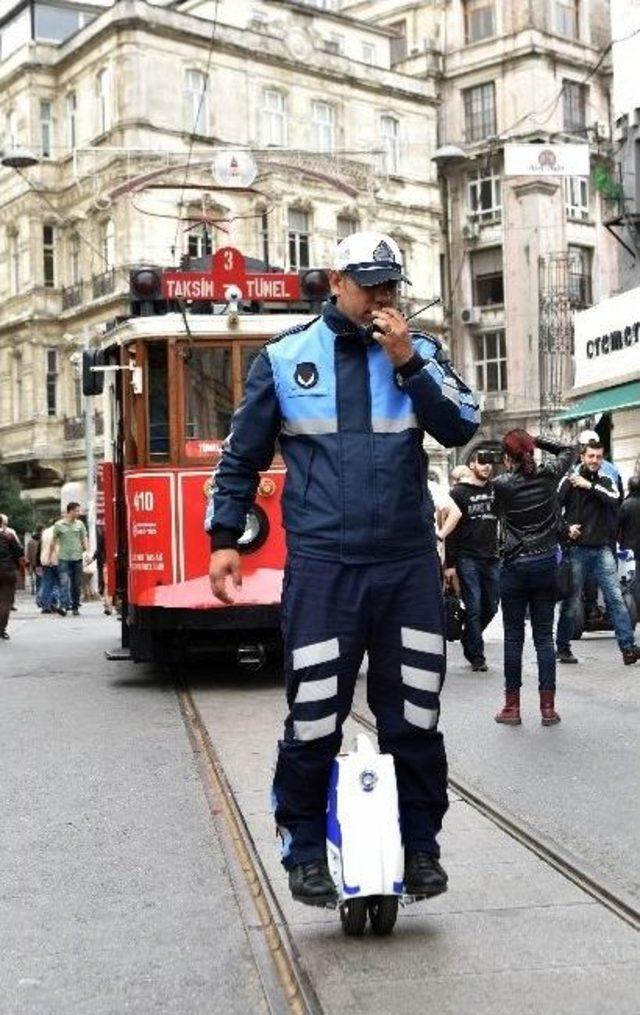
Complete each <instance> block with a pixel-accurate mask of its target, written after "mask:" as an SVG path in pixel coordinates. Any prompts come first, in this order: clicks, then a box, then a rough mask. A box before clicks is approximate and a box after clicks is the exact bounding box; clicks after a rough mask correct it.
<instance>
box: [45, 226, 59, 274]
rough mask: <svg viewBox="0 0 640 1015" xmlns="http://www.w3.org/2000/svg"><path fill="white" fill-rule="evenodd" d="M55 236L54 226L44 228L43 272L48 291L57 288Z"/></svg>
mask: <svg viewBox="0 0 640 1015" xmlns="http://www.w3.org/2000/svg"><path fill="white" fill-rule="evenodd" d="M54 243H55V235H54V229H53V226H43V227H42V272H43V278H44V284H45V286H46V287H47V289H53V287H54V286H55V284H56V282H55V272H54V261H55V250H54Z"/></svg>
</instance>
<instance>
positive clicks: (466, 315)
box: [460, 307, 482, 324]
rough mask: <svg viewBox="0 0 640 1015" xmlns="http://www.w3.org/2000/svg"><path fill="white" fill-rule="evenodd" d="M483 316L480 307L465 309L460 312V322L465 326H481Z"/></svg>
mask: <svg viewBox="0 0 640 1015" xmlns="http://www.w3.org/2000/svg"><path fill="white" fill-rule="evenodd" d="M481 316H482V311H481V309H480V307H463V308H462V310H461V311H460V320H461V321H462V323H463V324H480V317H481Z"/></svg>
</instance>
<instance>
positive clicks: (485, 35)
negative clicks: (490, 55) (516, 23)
mask: <svg viewBox="0 0 640 1015" xmlns="http://www.w3.org/2000/svg"><path fill="white" fill-rule="evenodd" d="M495 34H496V16H495V4H494V0H464V40H465V42H466V43H470V42H480V40H481V39H490V38H491V36H492V35H495Z"/></svg>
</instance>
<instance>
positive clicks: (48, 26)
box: [34, 3, 96, 42]
mask: <svg viewBox="0 0 640 1015" xmlns="http://www.w3.org/2000/svg"><path fill="white" fill-rule="evenodd" d="M34 6H35V37H36V39H38V40H39V41H42V42H64V41H65V39H68V38H69V36H70V35H73V34H74V32H77V31H78V29H80V28H83V27H84V26H85V25H88V24H89V22H91V21H93V19H94V18H95V16H96V12H95V11H86V10H82V9H74V8H73V7H71V6H70V7H63V6H62V5H59V6H57V5H56V4H53V3H36V4H35V5H34Z"/></svg>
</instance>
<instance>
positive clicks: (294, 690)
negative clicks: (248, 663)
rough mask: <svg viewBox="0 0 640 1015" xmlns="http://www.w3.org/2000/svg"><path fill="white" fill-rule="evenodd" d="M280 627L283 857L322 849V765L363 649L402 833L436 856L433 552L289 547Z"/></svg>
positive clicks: (308, 856) (443, 765)
mask: <svg viewBox="0 0 640 1015" xmlns="http://www.w3.org/2000/svg"><path fill="white" fill-rule="evenodd" d="M282 628H283V637H284V651H285V661H284V665H285V678H286V687H287V701H288V704H289V715H288V717H287V719H286V721H285V728H284V736H283V738H282V740H281V741H280V743H279V745H278V761H277V765H276V771H275V777H274V783H273V791H274V803H275V817H276V823H277V826H278V830H279V832H280V835H281V836H282V843H283V864H284V866H285V867H287V868H290V867H293V866H295V865H296V864H299V863H303V862H305V861H307V860H314V859H318V858H319V857H322V856H324V855H325V816H326V809H327V787H328V782H329V772H330V769H331V763H332V761H333V759H334V757H335V755H336V754H337V753H338V751H339V749H340V745H341V742H342V724H343V722H344V720H345V719H346V718H347V716H348V714H349V710H350V708H351V702H352V699H353V692H354V687H355V681H356V678H357V675H358V671H359V668H360V664H361V662H362V658H363V655H364V653H365V651H366V652H368V655H369V672H368V678H367V692H368V702H369V706H370V708H371V710H372V712H373V713H374V715H375V717H376V721H377V725H378V743H379V745H380V750H381V751H382V752H384V753H390V754H392V755H393V757H394V759H395V767H396V777H397V782H398V796H399V803H400V820H401V826H402V835H403V841H404V843H405V845H408V846H411V847H414V848H419V849H423V850H425V851H426V852H428V853H430V854H432V855H433V856H438V855H439V848H438V844H437V842H436V836H437V834H438V832H439V831H440V828H441V826H442V818H443V816H444V814H445V811H446V809H447V806H448V801H447V785H446V783H447V761H446V756H445V750H444V742H443V738H442V734H441V733H440V732H438V730H437V723H438V717H439V713H440V697H439V695H440V690H441V688H442V683H443V680H444V672H445V642H444V638H443V630H444V617H443V606H442V590H441V584H440V564H439V561H438V557H437V555H436V553H435V551H434V552H429V553H425V554H424V555H420V556H419V557H414V558H411V559H408V560H399V561H392V562H386V563H379V564H364V565H356V564H351V565H347V564H340V563H335V562H332V561H323V560H315V559H311V558H309V557H303V556H299V555H297V554H296V555H293V556H291V557H290V559H289V561H288V564H287V567H286V570H285V577H284V585H283V596H282Z"/></svg>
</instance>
